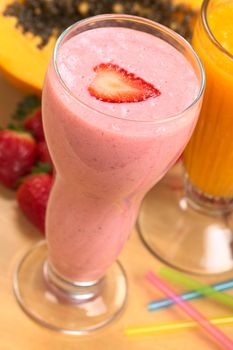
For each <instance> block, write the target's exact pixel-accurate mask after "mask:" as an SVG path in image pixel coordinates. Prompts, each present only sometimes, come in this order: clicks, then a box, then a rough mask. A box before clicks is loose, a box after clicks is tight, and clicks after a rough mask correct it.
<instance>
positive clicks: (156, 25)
mask: <svg viewBox="0 0 233 350" xmlns="http://www.w3.org/2000/svg"><path fill="white" fill-rule="evenodd" d="M114 19H115V20H126V21H132V22H137V23H141V24H145V25H148V26H150V27H152V28H155V29H158V30H160V31H161V32H165V34H167V35H170V36H172V37H173V39H175V40H176V41H177V42H180V43H181V45H182V46H184V47H186V48H187V49H188V50H189V51H190V52H191V54H192V55H193V57H194V59H195V60H196V62H197V64H198V67H199V70H200V76H201V82H200V87H199V91H198V94H197V96H196V97H195V98H194V100H193V101H192V103H191V104H190V105H189V106H187V107H186V108H185V109H184V110H182V111H181V112H179V113H176V114H174V115H171V116H169V117H167V118H164V119H156V120H135V119H125V118H123V117H118V116H114V115H111V114H107V113H104V112H102V111H100V110H98V109H96V108H93V107H91V106H89V105H88V104H86V103H85V102H83V101H82V100H80V99H79V98H78V97H76V96H75V95H74V94H73V93H72V91H71V90H70V89H69V87H68V86H67V85H66V83H65V81H64V80H63V78H62V76H61V74H60V72H59V69H58V65H57V56H58V50H59V48H60V45H61V44H62V42H63V40H64V39H65V38H66V36H67V35H68V34H69V33H70V32H71V31H72V30H74V29H75V28H77V27H78V26H83V25H86V24H90V23H91V22H92V21H99V22H101V21H103V20H105V21H106V20H114ZM52 64H53V68H54V70H55V73H56V75H57V77H58V80H59V82H60V83H61V85H62V87H63V88H64V89H65V91H66V92H67V93H68V94H69V95H70V96H71V97H72V98H73V99H74V100H75V101H76V102H78V103H79V104H81V105H83V106H84V107H85V108H88V109H90V110H91V111H94V112H95V113H97V114H100V115H101V116H105V117H108V118H113V119H117V120H119V119H120V120H124V121H127V122H134V123H143V124H164V123H167V122H171V121H175V120H178V119H181V118H182V117H183V116H184V114H185V113H186V112H187V111H188V110H190V109H191V108H192V107H193V106H194V105H196V104H197V103H198V102H199V100H200V99H201V97H202V95H203V92H204V89H205V84H206V77H205V70H204V67H203V64H202V62H201V60H200V58H199V56H198V54H197V53H196V51H195V50H194V49H193V47H192V46H191V44H190V43H189V42H188V41H187V40H186V39H184V38H183V37H182V36H181V35H179V34H178V33H176V32H174V31H173V30H171V29H169V28H167V27H165V26H163V25H161V24H159V23H157V22H154V21H151V20H148V19H145V18H142V17H138V16H131V15H124V14H119V15H117V14H102V15H98V16H92V17H88V18H85V19H83V20H80V21H77V22H75V23H74V24H72V25H71V26H70V27H68V28H67V29H66V30H65V31H63V33H61V35H60V36H59V38H58V39H57V41H56V44H55V47H54V50H53V57H52Z"/></svg>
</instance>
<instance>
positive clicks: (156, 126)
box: [43, 28, 200, 281]
mask: <svg viewBox="0 0 233 350" xmlns="http://www.w3.org/2000/svg"><path fill="white" fill-rule="evenodd" d="M108 62H111V63H113V64H117V65H118V66H120V67H122V68H124V69H126V70H127V71H128V72H131V73H134V74H135V75H137V76H139V77H141V78H142V79H144V80H145V81H147V82H149V83H151V84H153V85H154V86H155V87H156V88H157V89H159V90H160V92H161V95H160V96H159V97H155V98H149V99H147V100H146V101H143V102H138V103H119V104H117V103H108V102H103V101H100V100H97V99H96V98H94V97H93V96H91V95H90V94H89V92H88V86H89V85H90V83H91V82H92V80H93V78H94V74H95V72H94V71H93V68H94V67H95V66H97V65H99V64H100V63H108ZM57 69H58V71H59V74H60V76H61V78H62V80H63V83H62V82H61V80H60V79H59V78H58V74H57V72H55V69H54V66H53V65H52V64H50V67H49V69H48V73H47V78H46V81H45V86H44V91H43V116H44V126H45V132H46V138H47V141H48V145H49V149H50V152H51V154H52V158H53V162H54V164H55V168H56V181H55V184H54V188H53V191H52V194H51V196H50V200H49V206H48V213H47V223H46V232H47V239H48V248H49V260H50V262H51V264H52V266H53V267H54V269H55V270H56V271H57V272H58V273H59V274H60V275H62V276H63V277H65V278H67V279H71V280H76V281H93V280H97V279H99V278H100V277H102V276H103V275H104V273H105V271H106V269H107V268H108V267H109V266H110V265H111V264H112V263H113V262H114V261H115V259H116V258H117V256H118V255H119V253H120V251H121V249H122V247H123V246H124V244H125V241H126V240H127V238H128V236H129V233H130V231H131V229H132V227H133V225H134V223H135V220H136V216H137V212H138V208H139V206H140V202H141V200H142V198H143V196H144V195H145V193H146V192H147V191H148V190H149V189H150V188H151V187H152V186H153V185H154V184H155V183H156V182H157V181H158V180H159V179H160V178H161V177H162V176H163V175H164V174H165V172H166V171H167V170H168V169H169V167H170V166H171V165H172V164H173V163H174V162H175V161H176V159H177V158H178V157H179V155H180V154H181V152H182V150H183V148H184V146H185V145H186V143H187V141H188V140H189V137H190V136H191V133H192V131H193V128H194V126H195V123H196V120H197V115H198V112H199V108H200V104H196V105H194V106H193V107H192V108H189V109H188V110H186V111H185V109H186V108H187V107H188V106H190V105H191V104H192V102H193V101H194V100H195V98H196V97H197V95H198V92H199V89H200V81H199V80H198V78H197V76H196V74H195V72H194V69H193V68H192V66H191V64H190V63H189V62H188V61H187V60H186V58H184V56H183V55H182V54H181V53H180V52H179V51H178V50H176V49H175V48H174V47H172V46H171V45H169V44H168V43H166V42H164V41H162V40H161V39H158V38H156V37H155V36H152V35H151V34H148V33H142V32H139V31H136V30H132V29H127V28H99V29H95V30H89V31H85V32H82V33H81V34H78V35H76V36H74V37H72V38H71V39H69V40H68V41H66V42H64V43H62V44H61V45H60V48H59V50H58V53H57ZM183 111H185V112H184V113H182V112H183ZM179 113H181V115H180V116H179V117H172V116H174V115H176V114H179ZM169 117H172V118H170V119H169V120H168V119H167V118H169ZM155 215H156V213H155Z"/></svg>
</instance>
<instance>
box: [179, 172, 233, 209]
mask: <svg viewBox="0 0 233 350" xmlns="http://www.w3.org/2000/svg"><path fill="white" fill-rule="evenodd" d="M184 191H185V194H186V200H187V203H188V204H189V206H190V207H191V208H193V209H194V210H197V211H200V212H202V213H204V214H207V215H212V216H219V215H227V214H230V213H231V212H232V211H233V198H227V197H215V196H211V195H209V194H206V193H204V192H202V191H201V190H199V189H198V188H197V187H195V186H194V185H193V184H192V182H191V181H190V179H189V177H188V175H187V173H186V174H185V175H184Z"/></svg>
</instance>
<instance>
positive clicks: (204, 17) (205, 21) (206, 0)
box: [201, 0, 233, 60]
mask: <svg viewBox="0 0 233 350" xmlns="http://www.w3.org/2000/svg"><path fill="white" fill-rule="evenodd" d="M211 1H212V0H204V1H203V3H202V7H201V19H202V23H203V25H204V29H205V30H206V33H207V34H208V36H209V38H210V40H211V41H212V43H213V44H214V45H215V46H216V47H217V48H218V49H219V50H220V51H222V52H223V53H224V54H225V55H226V56H228V57H229V58H230V59H231V60H233V54H231V53H230V52H229V51H228V50H227V49H225V47H223V46H222V44H221V43H220V42H219V41H218V40H217V39H216V37H215V36H214V34H213V32H212V30H211V28H210V26H209V23H208V14H207V11H208V6H209V4H210V2H211Z"/></svg>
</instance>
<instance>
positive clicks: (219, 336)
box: [146, 271, 233, 350]
mask: <svg viewBox="0 0 233 350" xmlns="http://www.w3.org/2000/svg"><path fill="white" fill-rule="evenodd" d="M146 279H147V280H148V281H150V282H151V283H152V284H153V285H154V286H155V287H157V288H158V289H159V290H160V291H161V292H163V293H164V294H165V295H166V296H167V297H168V298H169V299H171V300H172V301H173V302H174V303H175V304H177V305H179V306H180V308H181V309H182V310H183V311H185V312H186V313H187V314H188V315H189V316H190V317H191V318H192V319H193V320H195V321H196V322H197V323H198V324H199V325H200V326H201V327H203V328H204V329H205V330H206V331H207V333H209V334H210V335H212V337H213V338H215V340H216V341H217V342H218V343H219V344H220V345H221V346H222V348H223V349H225V350H226V349H229V350H233V341H232V340H231V339H229V338H228V337H227V336H226V335H225V334H224V333H222V332H221V331H220V330H219V329H218V328H217V327H215V326H214V325H212V324H211V323H210V322H209V321H208V320H207V319H206V318H205V317H204V316H203V315H202V314H201V313H200V312H199V311H197V310H196V309H195V308H193V307H192V306H191V305H190V304H188V303H186V302H185V301H184V300H183V299H182V298H181V297H180V296H179V295H178V294H177V293H176V291H174V290H173V289H172V288H171V287H170V286H169V285H168V284H167V283H166V282H164V281H163V280H162V279H160V278H159V277H158V276H156V275H155V274H154V273H153V272H151V271H149V272H147V274H146Z"/></svg>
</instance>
